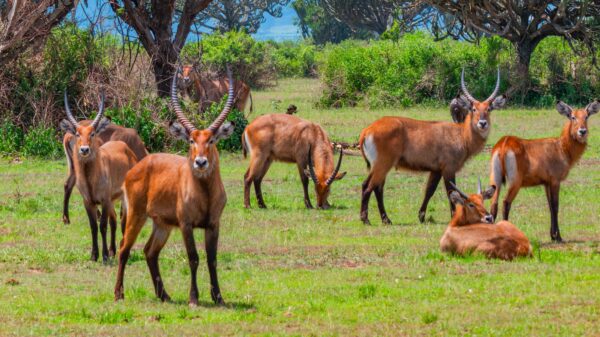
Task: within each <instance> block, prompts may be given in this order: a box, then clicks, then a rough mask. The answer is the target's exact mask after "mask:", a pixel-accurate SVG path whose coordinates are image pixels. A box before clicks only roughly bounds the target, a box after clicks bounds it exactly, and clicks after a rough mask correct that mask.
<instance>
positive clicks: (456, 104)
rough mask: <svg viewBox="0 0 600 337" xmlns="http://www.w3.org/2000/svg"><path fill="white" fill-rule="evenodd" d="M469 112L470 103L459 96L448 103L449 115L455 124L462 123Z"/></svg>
mask: <svg viewBox="0 0 600 337" xmlns="http://www.w3.org/2000/svg"><path fill="white" fill-rule="evenodd" d="M470 110H471V103H470V102H469V101H468V100H466V99H464V98H463V97H461V96H460V95H458V96H456V97H455V98H454V99H452V101H450V115H451V116H452V120H453V121H454V122H455V123H462V122H464V120H465V116H466V114H467V113H469V111H470Z"/></svg>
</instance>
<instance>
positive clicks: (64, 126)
mask: <svg viewBox="0 0 600 337" xmlns="http://www.w3.org/2000/svg"><path fill="white" fill-rule="evenodd" d="M58 126H59V127H60V129H61V130H62V131H63V132H65V133H70V134H72V135H74V134H76V133H77V130H76V129H75V125H73V124H71V122H69V121H68V120H66V119H63V120H61V121H60V123H59V124H58Z"/></svg>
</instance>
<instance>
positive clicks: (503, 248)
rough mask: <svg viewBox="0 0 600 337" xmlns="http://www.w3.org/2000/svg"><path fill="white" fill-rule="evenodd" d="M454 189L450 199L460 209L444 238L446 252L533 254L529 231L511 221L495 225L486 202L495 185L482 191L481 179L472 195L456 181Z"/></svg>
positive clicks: (505, 255)
mask: <svg viewBox="0 0 600 337" xmlns="http://www.w3.org/2000/svg"><path fill="white" fill-rule="evenodd" d="M452 188H453V189H454V190H453V191H452V192H450V200H451V201H452V202H453V203H454V204H456V212H455V213H454V216H453V217H452V220H451V221H450V223H449V224H448V228H446V232H444V235H443V236H442V239H441V240H440V249H441V250H442V251H443V252H449V253H453V254H458V255H464V254H467V253H470V252H479V253H482V254H484V255H485V256H487V257H488V258H496V259H502V260H512V259H514V258H515V257H517V256H531V244H530V243H529V239H527V237H526V236H525V234H523V232H521V231H520V230H519V229H518V228H517V227H516V226H515V225H513V224H512V223H510V222H508V221H501V222H499V223H498V224H494V217H493V216H492V215H491V214H490V213H488V212H487V210H486V209H485V207H484V205H483V201H484V200H486V199H489V198H491V197H492V195H493V194H494V191H495V190H496V187H495V186H490V188H488V189H487V190H486V191H485V192H482V190H481V180H480V181H479V187H478V190H477V194H472V195H470V196H469V195H467V194H465V193H463V192H461V191H460V190H459V189H458V188H457V187H456V186H454V184H452Z"/></svg>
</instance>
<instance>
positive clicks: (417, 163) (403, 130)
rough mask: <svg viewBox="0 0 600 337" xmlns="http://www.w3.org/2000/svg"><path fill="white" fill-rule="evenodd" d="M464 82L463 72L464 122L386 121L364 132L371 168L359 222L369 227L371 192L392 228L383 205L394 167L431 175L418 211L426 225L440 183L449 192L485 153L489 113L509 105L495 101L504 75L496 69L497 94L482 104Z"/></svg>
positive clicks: (361, 140) (499, 98) (363, 142)
mask: <svg viewBox="0 0 600 337" xmlns="http://www.w3.org/2000/svg"><path fill="white" fill-rule="evenodd" d="M464 77H465V71H464V69H463V71H462V74H461V90H462V93H463V96H460V97H459V98H458V99H459V101H460V104H461V105H463V106H464V108H465V109H467V110H468V111H469V114H468V115H467V117H466V119H465V121H464V123H460V124H458V123H453V122H434V121H421V120H415V119H411V118H406V117H383V118H381V119H379V120H377V121H375V122H374V123H373V124H371V125H370V126H368V127H367V128H365V129H364V130H362V132H361V134H360V138H359V146H360V149H361V152H362V155H363V157H364V158H365V161H366V162H367V168H368V169H369V175H368V177H367V179H366V180H365V181H364V183H363V185H362V203H361V212H360V218H361V220H362V221H363V223H365V224H370V222H369V218H368V208H369V199H370V197H371V193H372V192H373V191H374V192H375V197H376V198H377V205H378V208H379V213H380V215H381V220H382V222H383V223H384V224H391V223H392V222H391V220H390V219H389V217H388V216H387V213H386V211H385V206H384V202H383V188H384V185H385V179H386V176H387V174H388V172H389V171H390V170H391V169H392V168H396V169H406V170H411V171H421V172H423V171H424V172H430V173H429V179H428V181H427V186H426V188H425V198H424V199H423V203H422V205H421V208H420V210H419V220H420V222H421V223H423V222H424V221H425V214H426V210H427V204H428V203H429V199H431V197H432V196H433V193H434V192H435V190H436V188H437V186H438V183H439V182H440V180H441V178H442V177H443V178H444V185H445V187H446V190H447V191H449V189H450V183H451V182H452V183H454V182H455V176H456V173H457V172H458V171H460V169H461V168H462V167H463V165H464V164H465V162H466V161H467V160H468V159H470V158H471V157H472V156H473V155H475V154H477V153H479V152H480V151H481V150H482V149H483V146H484V145H485V142H486V140H487V137H488V135H489V133H490V127H491V121H490V115H491V112H492V111H493V110H495V109H499V108H502V107H503V106H504V104H505V103H506V97H505V96H504V95H502V96H497V94H498V91H499V89H500V70H499V69H498V75H497V81H496V87H495V89H494V91H493V93H492V94H491V95H490V96H489V97H488V98H487V99H486V100H485V101H482V102H480V101H478V100H476V99H475V98H474V97H473V96H472V95H471V94H470V93H469V91H468V89H467V86H466V84H465V78H464ZM463 97H464V99H465V100H463ZM450 208H451V212H452V213H453V212H454V208H455V206H454V204H453V203H452V202H450Z"/></svg>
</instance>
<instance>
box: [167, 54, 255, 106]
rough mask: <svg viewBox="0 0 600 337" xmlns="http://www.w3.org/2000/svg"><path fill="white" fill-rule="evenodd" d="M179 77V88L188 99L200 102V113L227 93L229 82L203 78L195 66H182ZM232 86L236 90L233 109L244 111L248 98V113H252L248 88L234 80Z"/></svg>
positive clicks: (250, 93)
mask: <svg viewBox="0 0 600 337" xmlns="http://www.w3.org/2000/svg"><path fill="white" fill-rule="evenodd" d="M179 77H180V78H179V79H180V84H179V87H180V88H181V90H182V91H183V92H184V93H186V94H187V95H188V97H190V99H192V100H194V101H196V102H200V111H201V112H204V111H206V109H207V108H208V107H209V106H210V105H211V104H213V103H219V102H221V98H223V96H225V94H227V92H228V91H229V82H228V81H227V79H226V78H225V77H219V78H217V79H214V80H210V79H207V78H203V77H202V76H201V75H200V72H199V71H198V69H197V66H196V65H192V64H188V65H184V66H183V67H182V71H181V74H180V75H179ZM234 85H235V88H236V92H235V101H234V102H233V104H234V108H235V109H237V110H238V111H244V110H245V109H246V104H247V102H248V98H250V113H252V111H253V102H252V92H251V91H250V87H249V86H248V84H246V83H245V82H243V81H241V80H235V81H234Z"/></svg>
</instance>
